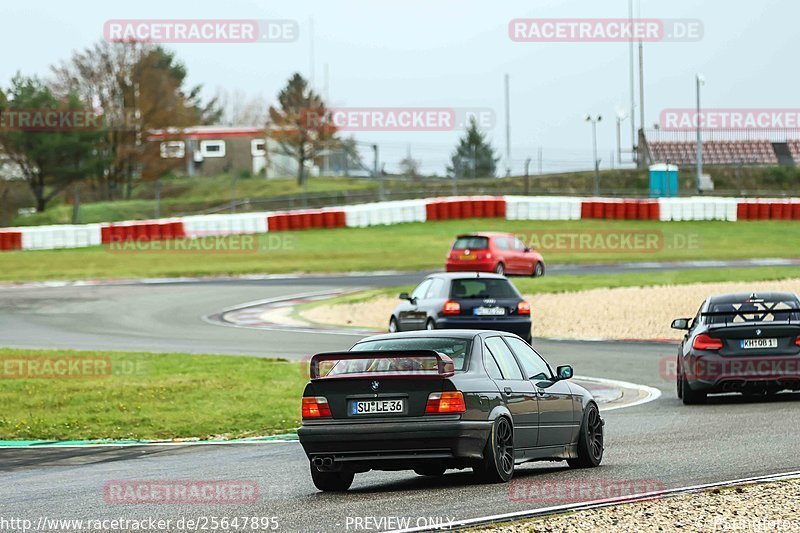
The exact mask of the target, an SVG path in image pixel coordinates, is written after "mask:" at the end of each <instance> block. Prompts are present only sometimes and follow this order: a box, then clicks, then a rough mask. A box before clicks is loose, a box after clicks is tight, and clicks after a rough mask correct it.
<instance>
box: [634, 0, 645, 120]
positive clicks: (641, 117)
mask: <svg viewBox="0 0 800 533" xmlns="http://www.w3.org/2000/svg"><path fill="white" fill-rule="evenodd" d="M636 18H637V20H641V19H642V1H641V0H639V4H638V14H637V16H636ZM644 125H645V121H644V45H643V44H642V40H641V39H639V128H641V129H644Z"/></svg>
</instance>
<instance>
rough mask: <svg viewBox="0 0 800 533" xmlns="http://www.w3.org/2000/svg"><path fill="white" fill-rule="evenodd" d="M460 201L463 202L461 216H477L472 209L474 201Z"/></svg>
mask: <svg viewBox="0 0 800 533" xmlns="http://www.w3.org/2000/svg"><path fill="white" fill-rule="evenodd" d="M458 203H459V204H461V218H472V217H474V216H475V215H474V212H473V210H472V201H470V200H464V201H463V202H458Z"/></svg>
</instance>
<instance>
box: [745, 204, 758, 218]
mask: <svg viewBox="0 0 800 533" xmlns="http://www.w3.org/2000/svg"><path fill="white" fill-rule="evenodd" d="M747 219H748V220H758V203H756V202H747Z"/></svg>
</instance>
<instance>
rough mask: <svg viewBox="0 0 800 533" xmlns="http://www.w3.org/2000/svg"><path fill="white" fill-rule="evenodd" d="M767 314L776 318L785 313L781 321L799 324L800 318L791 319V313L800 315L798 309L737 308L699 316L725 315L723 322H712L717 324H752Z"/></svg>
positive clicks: (762, 319)
mask: <svg viewBox="0 0 800 533" xmlns="http://www.w3.org/2000/svg"><path fill="white" fill-rule="evenodd" d="M769 315H774V316H775V318H776V319H777V318H778V315H787V316H786V318H785V320H780V322H781V323H783V322H786V323H787V324H800V320H798V319H794V320H792V315H799V316H800V309H769V308H767V309H737V310H735V311H709V312H706V313H700V316H704V317H725V322H724V324H714V325H718V326H729V325H735V326H736V325H747V324H753V323H758V322H765V320H764V318H766V317H767V316H769ZM747 317H757V318H756V319H755V320H754V319H752V318H747ZM737 318H739V319H740V320H739V321H738V322H737V321H736V319H737ZM771 322H779V321H778V320H772V321H769V322H767V323H771Z"/></svg>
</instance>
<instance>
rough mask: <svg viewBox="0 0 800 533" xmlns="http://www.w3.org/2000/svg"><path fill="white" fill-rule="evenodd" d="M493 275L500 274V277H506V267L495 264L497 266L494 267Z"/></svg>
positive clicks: (501, 264)
mask: <svg viewBox="0 0 800 533" xmlns="http://www.w3.org/2000/svg"><path fill="white" fill-rule="evenodd" d="M494 273H495V274H500V275H501V276H505V275H506V266H505V265H504V264H503V263H497V266H496V267H494Z"/></svg>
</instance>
